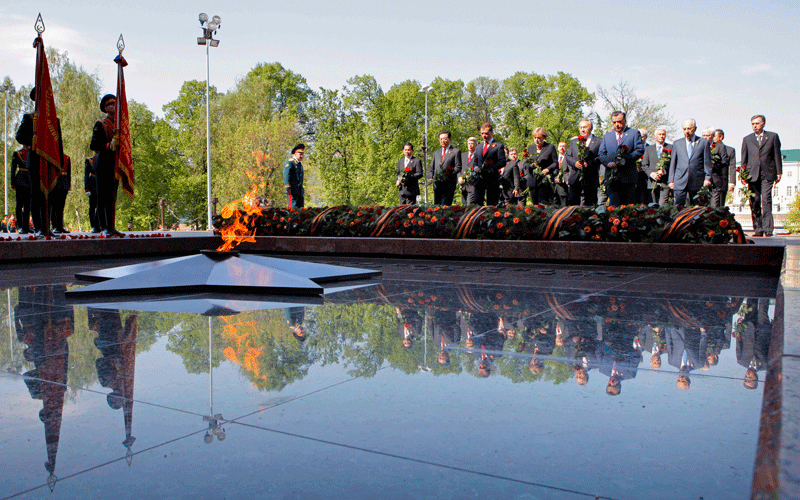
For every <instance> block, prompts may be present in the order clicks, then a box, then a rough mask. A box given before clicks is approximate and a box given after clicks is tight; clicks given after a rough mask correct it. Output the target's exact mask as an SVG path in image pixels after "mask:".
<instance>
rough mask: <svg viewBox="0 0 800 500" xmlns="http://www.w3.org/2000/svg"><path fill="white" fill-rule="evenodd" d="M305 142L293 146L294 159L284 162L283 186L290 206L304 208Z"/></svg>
mask: <svg viewBox="0 0 800 500" xmlns="http://www.w3.org/2000/svg"><path fill="white" fill-rule="evenodd" d="M305 150H306V146H305V144H302V143H301V144H298V145H296V146H295V147H293V148H292V159H291V160H288V161H287V162H286V163H284V164H283V188H284V189H285V190H286V197H287V203H288V207H289V208H303V207H304V206H306V205H305V197H304V194H305V192H304V191H303V163H302V161H303V156H304V155H305Z"/></svg>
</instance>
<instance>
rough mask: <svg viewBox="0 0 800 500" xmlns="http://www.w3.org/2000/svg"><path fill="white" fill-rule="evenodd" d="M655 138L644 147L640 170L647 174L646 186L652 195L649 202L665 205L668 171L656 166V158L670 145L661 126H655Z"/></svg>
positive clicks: (667, 194)
mask: <svg viewBox="0 0 800 500" xmlns="http://www.w3.org/2000/svg"><path fill="white" fill-rule="evenodd" d="M653 137H655V138H656V143H655V144H650V145H648V146H647V147H646V148H645V149H644V156H643V157H642V170H643V171H644V173H645V174H647V188H648V189H649V190H650V195H651V197H652V199H651V201H650V202H651V203H658V204H659V205H665V204H666V203H667V198H668V197H669V187H668V186H667V175H668V172H666V171H663V170H661V169H659V168H658V158H659V157H660V156H661V152H662V151H663V150H664V149H666V150H669V149H670V148H671V147H672V145H671V144H669V143H667V142H665V141H666V139H667V131H666V130H664V129H663V128H657V129H656V131H655V132H654V133H653Z"/></svg>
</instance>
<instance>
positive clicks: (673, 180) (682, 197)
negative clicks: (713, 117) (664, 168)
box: [669, 118, 712, 207]
mask: <svg viewBox="0 0 800 500" xmlns="http://www.w3.org/2000/svg"><path fill="white" fill-rule="evenodd" d="M682 127H683V135H684V137H682V138H680V139H678V140H677V141H675V143H674V144H673V145H672V156H671V158H670V162H669V187H670V189H672V190H673V191H674V192H675V204H676V205H680V206H684V207H685V206H688V205H691V204H692V198H694V195H696V194H697V192H698V191H700V188H701V187H703V186H706V187H708V186H711V185H712V184H711V150H710V145H709V143H708V141H707V140H706V139H703V138H701V137H698V136H696V135H695V132H696V131H697V122H695V121H694V120H693V119H691V118H689V119H688V120H685V121H684V122H683V124H682Z"/></svg>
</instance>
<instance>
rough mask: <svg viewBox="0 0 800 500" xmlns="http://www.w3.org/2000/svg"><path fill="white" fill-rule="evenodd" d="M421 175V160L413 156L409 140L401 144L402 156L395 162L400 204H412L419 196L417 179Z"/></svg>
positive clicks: (412, 147) (412, 148)
mask: <svg viewBox="0 0 800 500" xmlns="http://www.w3.org/2000/svg"><path fill="white" fill-rule="evenodd" d="M421 177H422V162H421V161H420V159H419V158H417V157H416V156H414V146H412V145H411V143H410V142H407V143H405V145H403V157H402V158H400V160H399V161H398V162H397V183H396V184H397V187H398V188H399V190H400V204H401V205H413V204H414V203H416V202H417V196H419V179H420V178H421Z"/></svg>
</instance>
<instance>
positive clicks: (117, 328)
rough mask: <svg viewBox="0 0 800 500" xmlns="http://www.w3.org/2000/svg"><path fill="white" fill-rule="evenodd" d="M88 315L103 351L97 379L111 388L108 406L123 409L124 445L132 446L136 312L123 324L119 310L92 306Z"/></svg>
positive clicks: (98, 360) (96, 365)
mask: <svg viewBox="0 0 800 500" xmlns="http://www.w3.org/2000/svg"><path fill="white" fill-rule="evenodd" d="M87 316H88V323H89V329H90V330H94V331H96V332H97V338H95V340H94V344H95V346H96V347H97V348H98V349H99V350H100V353H101V354H102V356H101V357H100V358H98V359H97V360H96V361H95V367H96V368H97V378H98V380H99V381H100V385H101V386H103V387H107V388H110V389H111V393H110V394H108V396H107V397H106V401H107V402H108V406H109V407H111V408H112V409H114V410H119V409H120V408H121V409H122V410H123V418H124V420H125V441H123V442H122V444H123V445H124V446H125V447H126V448H128V449H130V447H131V445H132V444H133V442H134V441H135V440H136V438H134V437H133V436H132V435H131V432H132V426H133V384H134V372H135V367H136V334H137V326H136V325H137V321H136V320H137V318H136V315H130V316H128V317H127V318H126V319H125V326H124V327H123V325H122V318H121V316H120V312H119V311H114V310H105V309H93V308H89V309H88V310H87Z"/></svg>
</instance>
